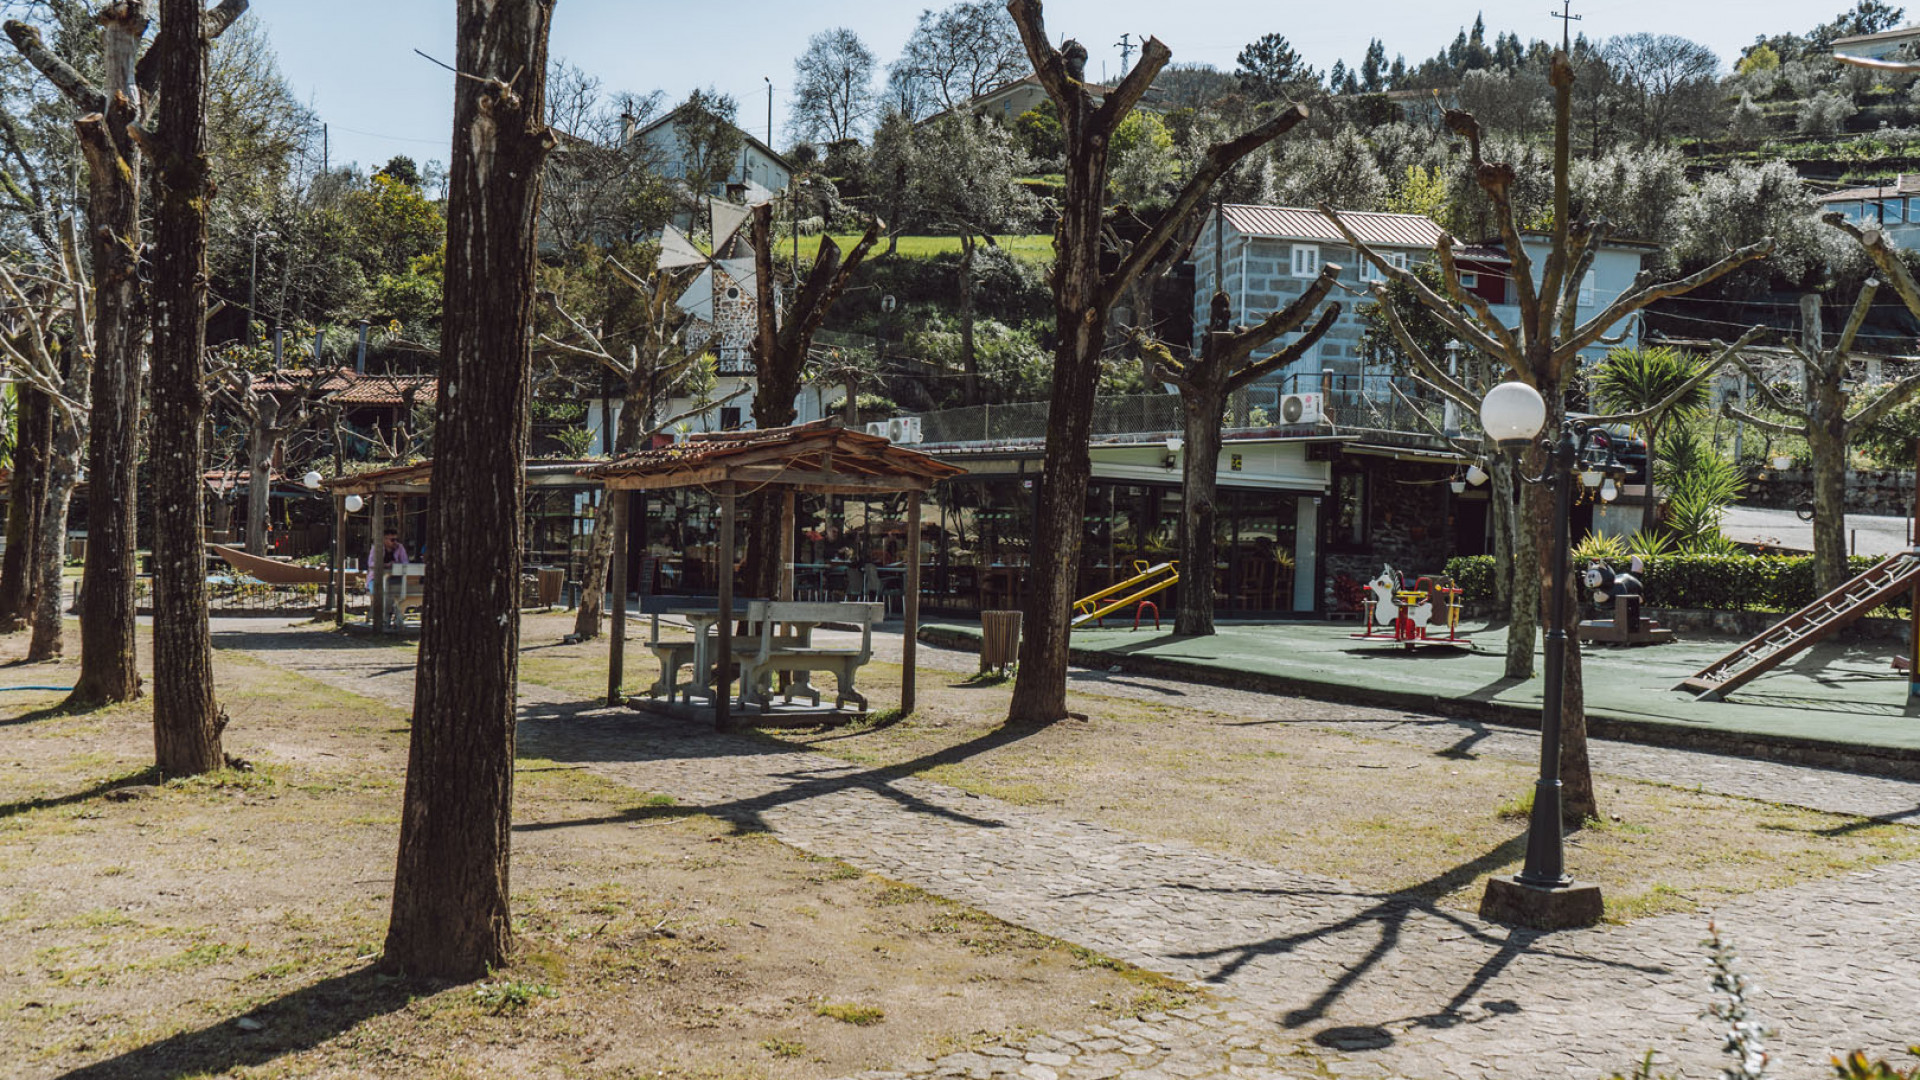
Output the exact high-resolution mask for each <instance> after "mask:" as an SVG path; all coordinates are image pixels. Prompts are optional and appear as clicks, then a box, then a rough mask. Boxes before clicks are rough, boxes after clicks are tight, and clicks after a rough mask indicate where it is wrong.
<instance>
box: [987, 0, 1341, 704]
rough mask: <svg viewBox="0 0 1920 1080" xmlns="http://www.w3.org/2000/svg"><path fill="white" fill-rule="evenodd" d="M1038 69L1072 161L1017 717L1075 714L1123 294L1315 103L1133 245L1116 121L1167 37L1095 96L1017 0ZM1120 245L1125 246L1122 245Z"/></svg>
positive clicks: (1256, 140)
mask: <svg viewBox="0 0 1920 1080" xmlns="http://www.w3.org/2000/svg"><path fill="white" fill-rule="evenodd" d="M1007 9H1008V11H1009V12H1011V13H1012V15H1013V20H1014V23H1015V25H1017V26H1018V27H1019V28H1020V37H1021V40H1022V41H1023V42H1025V44H1026V48H1027V57H1028V59H1029V60H1030V61H1031V62H1032V64H1033V70H1034V73H1035V75H1036V77H1037V78H1038V79H1039V81H1040V85H1041V86H1042V87H1043V88H1044V89H1045V90H1046V92H1047V97H1048V98H1049V99H1051V100H1052V101H1053V104H1054V107H1055V109H1057V110H1058V111H1059V114H1060V126H1061V129H1062V131H1063V133H1064V136H1065V139H1066V146H1067V152H1066V170H1065V184H1064V191H1063V197H1062V199H1061V203H1060V220H1059V223H1058V224H1057V225H1056V226H1055V227H1054V234H1053V249H1054V255H1055V259H1054V266H1053V307H1054V320H1055V325H1056V326H1057V327H1058V333H1059V340H1058V342H1057V344H1056V346H1055V349H1054V371H1053V399H1052V402H1051V404H1050V405H1049V411H1048V414H1047V448H1046V459H1045V462H1044V463H1043V465H1042V467H1041V474H1040V498H1039V507H1038V512H1037V514H1036V515H1035V523H1034V550H1036V551H1044V552H1048V553H1050V555H1051V559H1050V560H1049V561H1048V562H1047V563H1045V564H1043V565H1037V566H1035V567H1034V568H1033V576H1032V578H1031V580H1030V581H1029V590H1028V600H1027V610H1026V620H1025V625H1024V632H1023V633H1022V635H1021V637H1022V640H1021V643H1020V673H1019V677H1018V679H1017V680H1016V681H1015V683H1014V689H1013V702H1012V704H1011V706H1010V708H1009V712H1008V717H1009V719H1010V720H1014V721H1021V722H1032V723H1052V722H1054V721H1056V720H1060V719H1062V718H1064V717H1065V716H1066V715H1067V649H1068V642H1069V634H1070V632H1071V625H1070V620H1071V617H1072V611H1073V600H1074V591H1075V585H1076V583H1077V581H1078V579H1079V551H1080V538H1081V533H1082V531H1083V527H1084V521H1083V516H1084V514H1085V513H1086V495H1087V483H1088V481H1089V480H1090V479H1091V478H1092V475H1093V461H1092V458H1091V456H1090V454H1089V451H1088V447H1089V446H1090V445H1091V444H1092V441H1093V397H1094V391H1095V389H1096V387H1097V386H1098V384H1099V379H1100V365H1101V355H1102V353H1103V352H1104V350H1105V348H1106V344H1107V323H1108V315H1109V312H1110V311H1111V309H1112V307H1113V305H1114V303H1115V301H1116V300H1118V299H1119V298H1121V297H1123V296H1125V295H1127V293H1128V291H1129V290H1130V289H1132V288H1133V286H1134V284H1135V283H1136V282H1138V281H1139V280H1140V278H1141V277H1142V276H1143V275H1145V274H1147V273H1148V272H1149V270H1150V269H1151V268H1152V267H1153V266H1155V265H1156V264H1158V263H1160V262H1161V261H1162V258H1163V256H1165V255H1166V254H1167V251H1168V249H1169V248H1170V247H1173V246H1175V245H1176V244H1177V241H1178V239H1179V237H1180V236H1181V235H1182V234H1183V232H1184V231H1187V230H1188V229H1189V227H1190V219H1192V218H1193V217H1194V216H1195V215H1196V214H1197V213H1198V212H1199V211H1200V210H1201V208H1202V205H1203V204H1204V203H1205V201H1206V199H1207V195H1208V193H1209V192H1210V191H1212V189H1213V186H1214V184H1215V183H1216V182H1217V181H1218V180H1219V179H1220V177H1221V176H1223V175H1225V173H1226V172H1227V171H1228V170H1229V169H1231V168H1232V167H1233V166H1234V165H1235V164H1236V163H1238V162H1239V161H1240V160H1241V159H1242V158H1244V157H1246V156H1247V155H1249V154H1251V153H1253V152H1254V151H1255V150H1258V149H1259V148H1261V147H1262V146H1265V145H1267V144H1268V143H1270V142H1272V141H1273V140H1274V139H1276V138H1278V137H1279V136H1281V135H1282V134H1285V133H1286V132H1287V131H1289V130H1291V129H1292V128H1293V127H1294V125H1296V124H1298V123H1300V121H1302V120H1304V119H1306V115H1307V110H1306V109H1305V108H1303V107H1301V106H1298V105H1295V106H1293V107H1291V108H1287V109H1283V110H1281V111H1280V112H1279V113H1278V114H1276V115H1275V116H1273V117H1272V118H1271V119H1269V120H1267V121H1265V122H1264V123H1262V124H1259V125H1258V126H1256V127H1254V128H1253V129H1252V130H1250V131H1248V132H1246V133H1245V134H1243V135H1241V136H1239V137H1238V138H1235V139H1231V140H1229V141H1227V142H1223V143H1219V144H1217V145H1215V146H1214V147H1212V148H1211V149H1210V150H1208V151H1207V152H1206V154H1205V155H1203V156H1202V157H1201V159H1200V160H1199V162H1197V163H1196V164H1195V165H1194V166H1193V168H1192V171H1191V172H1190V173H1189V174H1188V177H1187V181H1186V183H1185V185H1184V186H1183V187H1182V188H1181V189H1180V192H1179V194H1177V195H1175V196H1174V197H1173V201H1172V203H1171V204H1170V205H1169V207H1168V209H1167V211H1166V212H1165V213H1164V214H1162V215H1160V217H1159V218H1158V219H1157V220H1156V222H1155V223H1154V224H1153V226H1152V227H1151V228H1149V229H1147V230H1145V232H1144V233H1143V234H1142V235H1141V236H1140V238H1139V239H1138V240H1137V241H1135V242H1133V243H1132V244H1130V245H1126V246H1124V247H1121V246H1120V245H1118V244H1113V245H1111V246H1110V245H1109V240H1110V239H1112V238H1113V237H1114V233H1113V231H1112V230H1111V228H1110V227H1109V223H1108V221H1107V217H1106V193H1107V162H1108V152H1109V150H1110V144H1111V141H1112V139H1113V135H1114V132H1115V131H1116V130H1117V129H1118V128H1119V126H1120V122H1121V121H1122V120H1124V119H1126V116H1127V114H1128V113H1130V112H1132V111H1133V109H1134V107H1135V106H1137V105H1138V104H1139V103H1140V98H1141V97H1142V96H1143V95H1144V94H1145V93H1146V91H1147V88H1148V87H1149V86H1151V85H1152V84H1153V80H1154V77H1155V76H1156V75H1158V74H1159V73H1160V69H1161V68H1163V67H1165V66H1166V64H1167V61H1168V60H1169V59H1171V53H1170V52H1169V51H1168V49H1167V47H1166V45H1165V44H1163V43H1162V42H1161V41H1160V39H1158V38H1148V39H1147V41H1146V43H1145V44H1144V45H1143V46H1142V47H1141V52H1140V62H1139V64H1138V65H1136V66H1135V67H1134V69H1133V70H1132V71H1130V72H1128V73H1127V77H1126V78H1124V79H1122V80H1121V81H1120V85H1119V86H1117V87H1115V88H1114V89H1113V91H1112V92H1111V93H1109V94H1108V95H1107V96H1106V97H1105V99H1104V100H1103V101H1102V102H1101V103H1100V104H1099V105H1095V104H1094V100H1093V95H1092V94H1091V93H1090V92H1089V91H1088V89H1087V82H1086V63H1087V50H1086V48H1085V47H1084V46H1082V45H1080V44H1079V43H1078V42H1075V41H1068V42H1066V43H1065V44H1064V45H1062V46H1061V47H1059V48H1055V47H1054V45H1053V43H1052V40H1051V39H1050V38H1049V37H1048V35H1047V28H1046V24H1045V20H1044V19H1043V17H1042V15H1041V5H1040V2H1039V0H1010V2H1009V3H1008V5H1007ZM1116 248H1118V250H1115V249H1116Z"/></svg>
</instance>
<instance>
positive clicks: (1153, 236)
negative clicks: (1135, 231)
mask: <svg viewBox="0 0 1920 1080" xmlns="http://www.w3.org/2000/svg"><path fill="white" fill-rule="evenodd" d="M1014 2H1015V3H1025V2H1028V0H1014ZM1162 48H1165V46H1162ZM1139 70H1140V69H1138V68H1135V69H1134V71H1135V73H1136V74H1137V73H1138V72H1139ZM1112 100H1113V99H1111V98H1109V99H1108V104H1111V103H1112ZM1306 118H1307V110H1306V107H1305V106H1303V105H1295V106H1293V107H1292V108H1290V109H1285V110H1282V111H1281V112H1280V114H1279V115H1277V116H1275V117H1274V118H1273V119H1271V120H1268V121H1267V122H1266V123H1264V124H1261V125H1260V126H1259V127H1256V128H1254V129H1253V130H1251V131H1248V132H1246V133H1244V134H1242V135H1240V136H1239V137H1238V138H1234V139H1229V140H1227V141H1226V142H1223V143H1215V144H1214V145H1213V146H1211V147H1209V148H1208V149H1207V153H1206V156H1205V157H1204V158H1202V159H1201V162H1200V167H1199V168H1198V169H1196V170H1194V173H1193V175H1192V176H1191V177H1189V178H1188V179H1187V183H1186V186H1184V187H1182V188H1181V189H1180V194H1179V195H1176V196H1175V197H1174V200H1173V204H1172V205H1171V206H1169V207H1168V208H1167V211H1166V213H1164V214H1162V215H1161V216H1160V220H1159V221H1157V222H1155V223H1154V226H1153V228H1152V229H1151V230H1149V231H1148V233H1147V235H1146V236H1145V237H1143V238H1142V239H1141V241H1140V242H1139V243H1138V244H1136V245H1135V246H1134V248H1133V250H1132V251H1130V252H1128V253H1127V257H1126V258H1125V259H1123V260H1122V261H1121V263H1120V268H1119V269H1117V270H1115V271H1114V272H1113V275H1112V276H1111V277H1109V278H1108V279H1107V280H1106V282H1105V283H1104V284H1103V285H1102V286H1101V296H1102V300H1103V302H1104V304H1105V305H1111V304H1112V302H1113V301H1114V299H1115V298H1116V297H1118V296H1120V294H1122V293H1124V292H1126V291H1127V289H1128V288H1129V287H1131V286H1132V285H1133V283H1134V281H1135V280H1137V279H1138V278H1139V277H1140V274H1141V272H1142V271H1144V270H1145V269H1146V268H1147V266H1148V264H1150V263H1152V262H1153V260H1154V258H1155V257H1156V256H1158V255H1159V253H1160V250H1161V249H1162V248H1164V247H1166V246H1167V244H1168V242H1169V241H1171V240H1172V239H1173V238H1174V237H1175V236H1176V235H1178V233H1179V231H1180V226H1181V224H1182V223H1183V222H1184V221H1185V220H1186V219H1187V216H1188V215H1189V214H1192V213H1193V211H1194V210H1195V209H1196V208H1197V207H1198V206H1199V205H1200V203H1201V202H1202V201H1203V200H1205V199H1206V197H1207V193H1208V192H1210V191H1212V190H1213V185H1214V184H1215V183H1217V182H1219V180H1220V178H1221V177H1222V176H1225V175H1226V174H1227V170H1229V169H1231V168H1233V167H1234V166H1235V165H1238V164H1239V163H1240V159H1241V158H1244V157H1246V156H1247V155H1248V154H1251V153H1253V152H1254V151H1255V150H1258V149H1260V148H1261V147H1262V146H1265V145H1266V144H1268V143H1270V142H1272V141H1273V140H1275V139H1277V138H1279V137H1280V136H1282V135H1285V134H1286V133H1287V132H1289V131H1291V130H1293V127H1294V125H1296V124H1298V123H1300V121H1302V120H1305V119H1306Z"/></svg>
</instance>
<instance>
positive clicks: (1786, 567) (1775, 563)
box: [1447, 555, 1908, 616]
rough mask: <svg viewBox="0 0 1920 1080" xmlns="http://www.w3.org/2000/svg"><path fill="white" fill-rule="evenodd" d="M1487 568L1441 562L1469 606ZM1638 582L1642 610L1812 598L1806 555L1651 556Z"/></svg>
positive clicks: (1480, 596)
mask: <svg viewBox="0 0 1920 1080" xmlns="http://www.w3.org/2000/svg"><path fill="white" fill-rule="evenodd" d="M1878 561H1879V560H1877V559H1875V558H1873V557H1871V556H1855V557H1854V558H1853V559H1852V560H1850V562H1851V567H1850V572H1851V573H1854V574H1859V573H1862V572H1864V571H1865V570H1866V569H1867V568H1868V567H1870V566H1872V565H1873V564H1874V563H1876V562H1878ZM1577 565H1578V564H1576V566H1577ZM1493 567H1494V562H1493V556H1491V555H1464V556H1460V557H1458V558H1454V559H1449V560H1448V561H1447V573H1448V574H1449V575H1451V576H1452V577H1453V579H1454V581H1455V582H1456V583H1458V584H1459V585H1460V587H1461V588H1463V589H1465V590H1466V596H1465V599H1466V602H1467V604H1468V605H1469V606H1484V605H1486V604H1487V603H1488V602H1489V601H1490V600H1491V599H1492V597H1493ZM1615 569H1617V570H1624V569H1625V567H1622V566H1615ZM1640 580H1641V583H1642V584H1643V585H1644V586H1645V587H1646V604H1647V606H1648V607H1655V608H1682V609H1690V610H1696V611H1762V612H1789V611H1798V610H1799V609H1801V608H1803V607H1806V606H1807V605H1808V604H1810V603H1812V602H1813V600H1814V596H1815V594H1814V591H1813V556H1811V555H1652V556H1648V557H1647V558H1646V570H1645V572H1644V573H1642V574H1641V575H1640ZM1907 607H1908V605H1907V601H1906V599H1905V598H1904V597H1902V598H1901V599H1899V600H1896V601H1894V602H1893V603H1890V604H1888V605H1887V607H1886V608H1885V609H1883V610H1888V611H1892V612H1894V613H1896V614H1899V615H1902V616H1904V615H1905V614H1906V612H1907Z"/></svg>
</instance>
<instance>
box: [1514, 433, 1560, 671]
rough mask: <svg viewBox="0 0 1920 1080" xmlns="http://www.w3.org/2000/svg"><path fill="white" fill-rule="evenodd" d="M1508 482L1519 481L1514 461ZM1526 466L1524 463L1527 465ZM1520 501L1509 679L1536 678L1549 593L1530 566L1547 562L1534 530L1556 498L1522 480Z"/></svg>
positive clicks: (1548, 515) (1516, 518)
mask: <svg viewBox="0 0 1920 1080" xmlns="http://www.w3.org/2000/svg"><path fill="white" fill-rule="evenodd" d="M1502 467H1503V468H1505V469H1506V471H1507V476H1508V483H1509V484H1514V483H1518V477H1517V475H1516V470H1515V468H1514V466H1513V465H1511V464H1509V463H1503V466H1502ZM1523 467H1524V466H1523ZM1519 487H1520V492H1519V494H1520V499H1519V504H1518V506H1517V507H1516V508H1515V513H1514V515H1513V517H1512V518H1511V519H1510V521H1509V525H1510V527H1511V528H1512V530H1513V536H1512V544H1513V562H1512V564H1511V565H1510V567H1509V569H1508V571H1507V583H1508V584H1507V588H1508V597H1507V668H1506V676H1507V678H1509V679H1531V678H1533V660H1534V653H1535V650H1537V649H1538V648H1539V647H1540V640H1539V639H1540V623H1541V621H1542V620H1541V617H1540V605H1541V604H1542V603H1544V602H1545V599H1546V594H1545V593H1543V592H1542V591H1541V590H1540V580H1539V577H1538V576H1537V575H1536V574H1535V573H1533V572H1532V571H1531V570H1530V569H1529V568H1531V567H1537V566H1540V565H1542V564H1544V563H1545V561H1546V556H1545V555H1543V554H1541V553H1542V552H1543V551H1547V550H1549V549H1548V548H1545V547H1542V546H1541V541H1540V539H1539V537H1538V535H1537V534H1536V533H1535V532H1534V525H1535V523H1536V522H1538V521H1541V520H1545V519H1548V518H1551V517H1552V516H1553V498H1552V496H1551V495H1549V494H1548V493H1547V492H1544V491H1542V490H1541V489H1540V488H1539V487H1538V486H1536V485H1532V484H1520V485H1519Z"/></svg>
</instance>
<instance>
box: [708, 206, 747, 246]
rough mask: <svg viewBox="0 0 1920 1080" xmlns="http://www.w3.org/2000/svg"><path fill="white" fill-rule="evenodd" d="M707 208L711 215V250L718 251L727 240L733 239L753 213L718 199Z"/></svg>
mask: <svg viewBox="0 0 1920 1080" xmlns="http://www.w3.org/2000/svg"><path fill="white" fill-rule="evenodd" d="M708 206H709V207H710V210H711V213H712V215H713V250H715V251H719V250H720V249H721V248H723V247H725V246H726V243H727V241H728V240H731V239H733V234H734V233H736V232H739V231H740V226H741V224H742V223H744V222H745V221H746V220H747V216H748V215H750V214H752V213H753V211H752V210H749V209H748V208H746V207H744V206H736V205H734V204H733V203H730V202H723V201H721V200H719V199H712V200H710V201H709V202H708Z"/></svg>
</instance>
